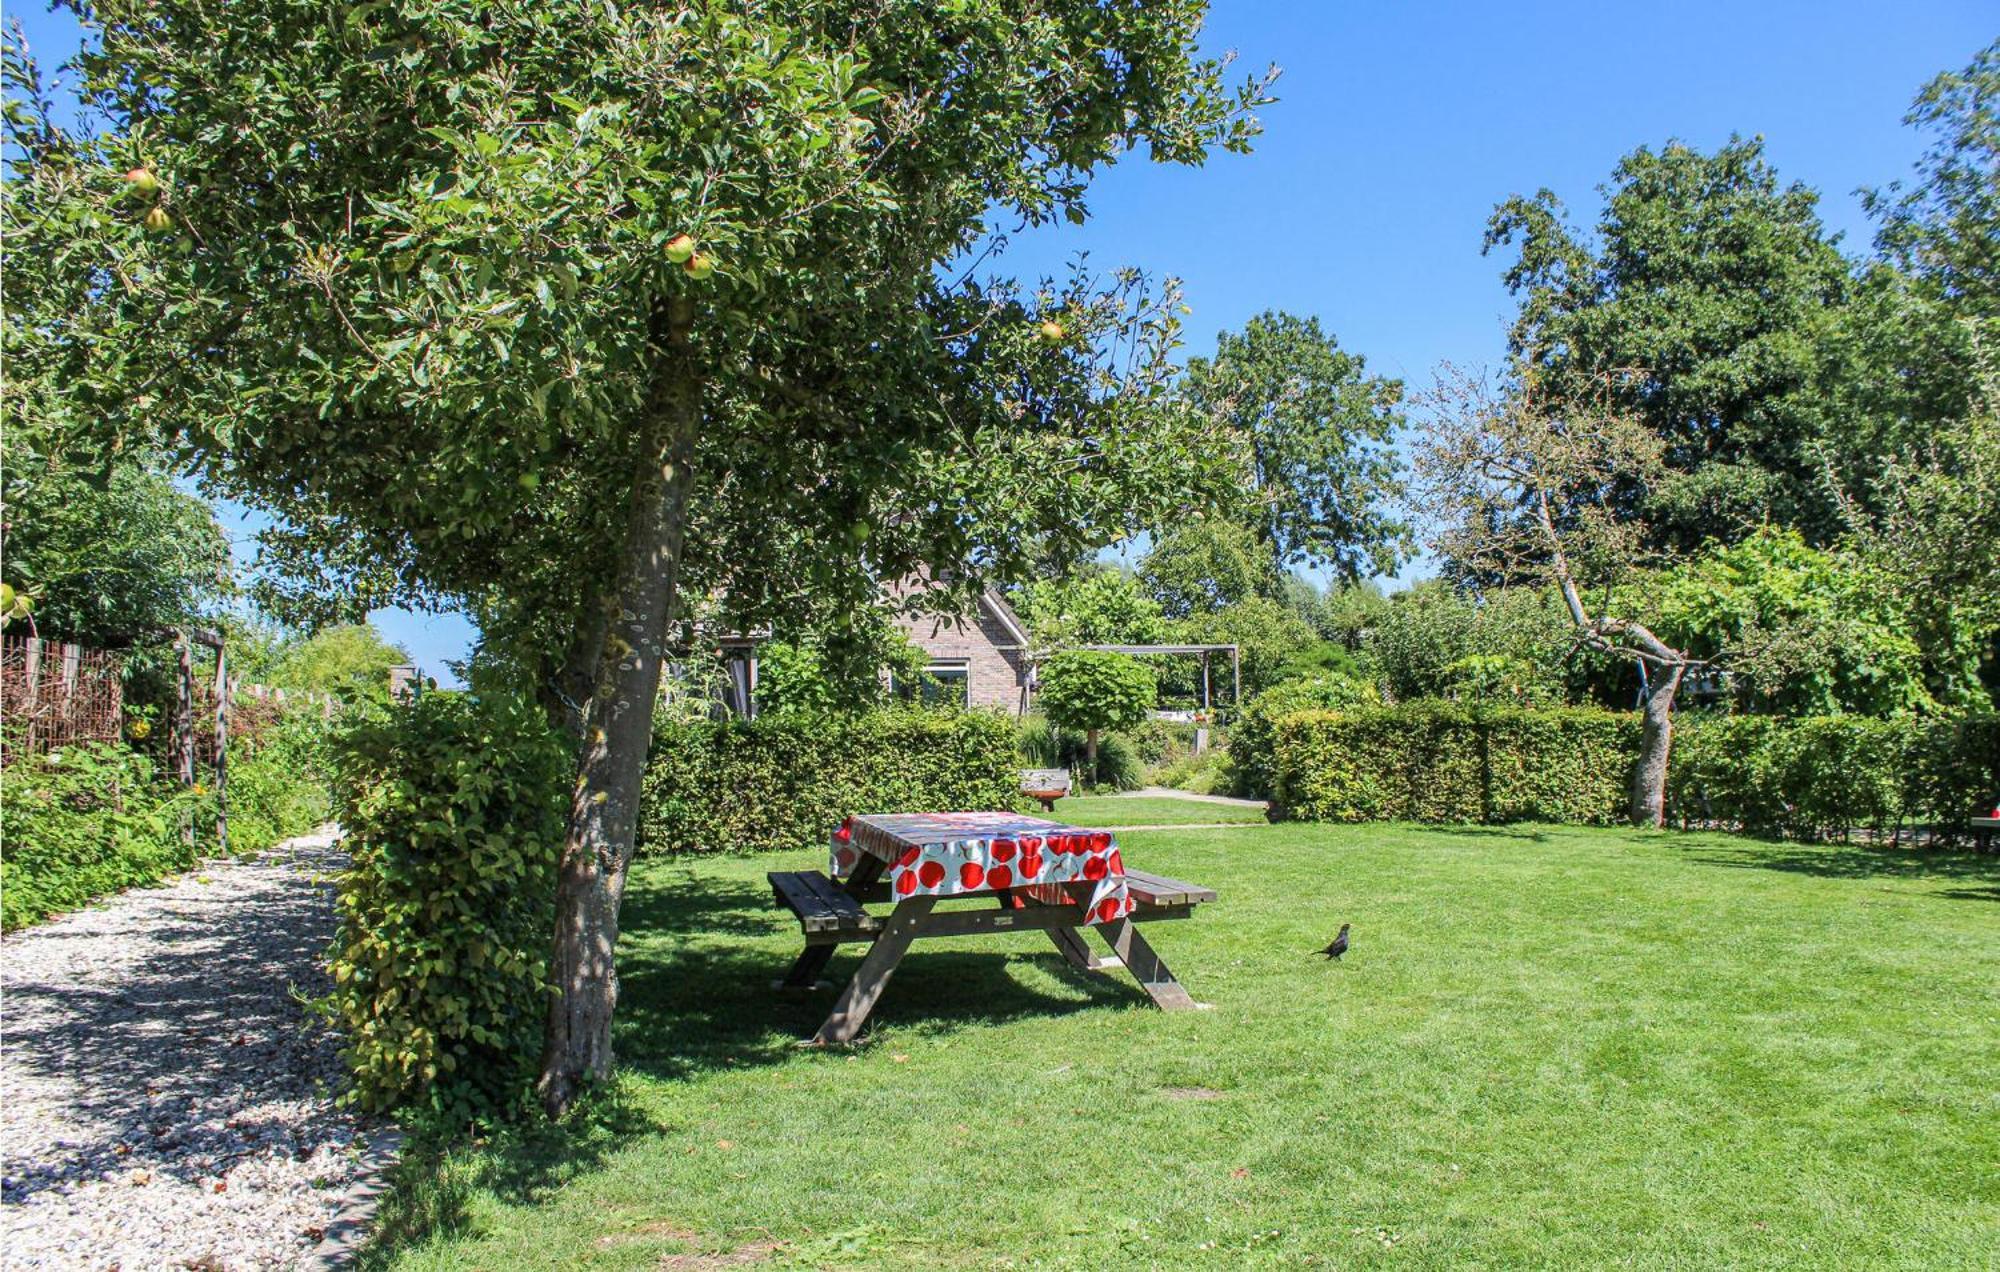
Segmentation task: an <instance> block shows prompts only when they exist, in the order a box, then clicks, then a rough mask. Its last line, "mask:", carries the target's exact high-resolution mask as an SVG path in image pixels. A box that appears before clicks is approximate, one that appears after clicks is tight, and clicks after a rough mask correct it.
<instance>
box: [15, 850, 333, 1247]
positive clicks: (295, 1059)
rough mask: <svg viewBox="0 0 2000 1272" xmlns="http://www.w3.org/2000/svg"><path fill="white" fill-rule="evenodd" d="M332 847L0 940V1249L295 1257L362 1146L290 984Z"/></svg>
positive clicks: (306, 958)
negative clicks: (0, 1184)
mask: <svg viewBox="0 0 2000 1272" xmlns="http://www.w3.org/2000/svg"><path fill="white" fill-rule="evenodd" d="M344 860H345V859H344V857H343V855H342V854H341V852H340V851H339V849H338V848H337V847H335V845H334V839H333V836H332V835H331V834H325V833H322V834H319V835H309V836H306V837H304V838H301V839H294V840H290V841H288V842H287V843H284V844H281V845H279V846H278V847H276V848H274V849H272V850H270V851H269V852H267V853H264V854H263V855H261V856H259V857H256V858H251V859H244V860H235V861H216V862H211V863H208V864H206V865H204V866H202V867H200V868H198V869H196V870H194V871H192V872H190V873H189V874H186V875H183V876H181V877H180V878H178V879H176V880H173V881H172V882H170V883H168V884H167V885H165V886H163V887H158V888H145V889H137V890H134V891H131V892H127V893H124V894H123V895H120V896H117V897H113V898H111V899H109V900H108V901H106V902H104V903H103V904H102V905H101V906H99V907H98V908H94V909H88V910H83V911H80V912H78V913H76V914H71V915H67V916H64V917H62V918H59V919H55V920H53V921H51V922H49V923H46V924H42V925H40V926H38V927H33V928H29V929H28V930H26V931H23V932H18V933H15V934H13V935H11V936H8V937H6V938H5V939H4V941H0V988H4V997H0V1159H4V1162H5V1178H4V1202H5V1204H4V1206H0V1265H4V1266H5V1267H7V1268H10V1269H11V1268H88V1269H92V1272H103V1270H104V1269H111V1268H117V1269H122V1272H138V1270H139V1269H153V1268H210V1269H237V1268H243V1269H250V1268H293V1267H300V1266H305V1265H307V1264H308V1263H309V1262H310V1258H311V1254H312V1248H313V1246H314V1244H315V1243H317V1241H318V1240H319V1237H320V1234H321V1233H322V1232H323V1231H324V1230H325V1228H326V1227H327V1225H328V1224H329V1223H330V1222H332V1219H333V1217H334V1214H335V1212H336V1211H337V1209H338V1206H339V1202H340V1198H341V1195H342V1193H343V1192H344V1191H345V1189H346V1188H347V1186H348V1184H349V1183H350V1182H351V1180H352V1178H353V1176H354V1174H355V1165H354V1160H355V1157H356V1154H357V1151H358V1149H359V1148H360V1147H361V1143H360V1142H358V1139H357V1136H358V1133H359V1132H360V1130H361V1127H360V1124H359V1122H358V1120H357V1119H356V1118H355V1117H354V1116H353V1115H351V1114H350V1113H348V1112H346V1111H344V1110H341V1109H337V1108H335V1106H334V1102H333V1097H334V1093H335V1091H336V1090H337V1087H338V1083H339V1081H340V1066H339V1061H338V1057H337V1055H336V1043H335V1040H334V1039H333V1038H332V1037H331V1036H330V1034H329V1033H328V1032H327V1031H326V1030H325V1029H323V1028H321V1027H319V1026H318V1025H317V1024H316V1023H315V1022H313V1021H312V1020H311V1018H310V1017H309V1015H308V1013H307V1012H306V1010H305V1008H304V1006H303V1004H302V1002H301V1001H300V1000H301V999H302V998H303V997H307V996H312V995H317V994H320V993H323V992H324V990H325V984H326V981H325V973H324V970H323V958H324V955H325V952H326V947H327V942H328V940H329V938H330V937H331V935H332V932H333V890H332V888H331V887H330V886H329V884H328V882H327V880H326V876H327V875H328V874H329V873H330V872H331V871H332V870H334V869H337V868H339V866H340V865H342V864H343V863H344ZM362 1139H363V1140H365V1137H362Z"/></svg>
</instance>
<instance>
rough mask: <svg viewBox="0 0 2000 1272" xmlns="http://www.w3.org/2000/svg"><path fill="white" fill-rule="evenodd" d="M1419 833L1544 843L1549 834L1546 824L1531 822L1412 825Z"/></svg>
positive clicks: (1458, 837) (1450, 837)
mask: <svg viewBox="0 0 2000 1272" xmlns="http://www.w3.org/2000/svg"><path fill="white" fill-rule="evenodd" d="M1410 829H1411V830H1413V831H1415V832H1416V833H1417V834H1419V835H1442V836H1444V837H1446V838H1448V839H1514V840H1519V841H1520V842H1522V843H1532V844H1545V843H1547V842H1549V839H1550V835H1549V832H1548V828H1547V827H1546V826H1538V825H1534V824H1532V823H1523V824H1520V825H1508V824H1502V825H1498V826H1471V825H1466V826H1456V825H1442V824H1440V825H1422V826H1412V827H1410Z"/></svg>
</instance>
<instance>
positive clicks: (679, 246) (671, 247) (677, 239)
mask: <svg viewBox="0 0 2000 1272" xmlns="http://www.w3.org/2000/svg"><path fill="white" fill-rule="evenodd" d="M693 255H694V237H693V236H692V235H688V234H676V235H674V236H673V237H672V238H670V239H668V240H667V260H668V261H670V262H672V263H673V264H675V265H685V264H687V262H688V258H689V257H690V256H693Z"/></svg>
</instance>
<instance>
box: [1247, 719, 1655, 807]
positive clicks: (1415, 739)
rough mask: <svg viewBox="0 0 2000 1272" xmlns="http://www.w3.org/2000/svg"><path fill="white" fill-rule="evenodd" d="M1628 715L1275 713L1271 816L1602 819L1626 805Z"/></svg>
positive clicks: (1631, 740) (1633, 733)
mask: <svg viewBox="0 0 2000 1272" xmlns="http://www.w3.org/2000/svg"><path fill="white" fill-rule="evenodd" d="M1638 730H1639V725H1638V718H1637V717H1636V716H1628V715H1619V714H1616V713H1613V712H1609V711H1595V710H1590V709H1588V708H1581V707H1570V708H1559V709H1556V710H1549V711H1534V710H1527V709H1523V708H1511V707H1462V706H1458V705H1456V704H1452V703H1446V702H1413V703H1408V704H1405V705H1403V706H1397V707H1373V708H1363V709H1360V710H1354V711H1307V712H1300V713H1297V714H1294V715H1289V716H1285V717H1283V718H1281V719H1280V720H1278V722H1277V727H1276V730H1275V736H1274V740H1273V744H1272V761H1271V768H1272V774H1273V791H1272V816H1273V817H1274V818H1279V819H1293V820H1299V821H1342V822H1359V821H1422V822H1510V821H1553V822H1578V823H1585V824H1602V823H1607V822H1613V821H1616V820H1618V819H1619V817H1620V816H1621V815H1622V813H1623V810H1624V803H1625V779H1626V775H1627V773H1629V772H1630V770H1631V764H1632V758H1631V757H1632V755H1633V754H1634V752H1635V750H1636V746H1637V742H1638Z"/></svg>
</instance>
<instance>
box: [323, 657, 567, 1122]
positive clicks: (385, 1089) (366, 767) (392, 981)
mask: <svg viewBox="0 0 2000 1272" xmlns="http://www.w3.org/2000/svg"><path fill="white" fill-rule="evenodd" d="M336 769H337V782H336V794H337V796H338V804H339V812H340V822H341V825H342V826H343V827H344V828H345V829H346V831H347V845H348V849H349V851H350V852H351V853H352V854H353V864H352V866H351V867H350V868H349V869H348V870H346V871H345V872H344V873H343V874H342V876H341V879H340V901H339V905H340V926H339V931H338V934H337V935H336V937H335V940H334V948H333V952H332V957H331V960H330V962H331V969H332V972H333V979H334V988H333V991H332V993H331V994H329V995H328V997H327V999H326V1007H327V1009H328V1010H329V1011H330V1012H331V1013H332V1014H333V1015H334V1016H336V1017H337V1018H338V1019H339V1021H340V1022H341V1024H342V1025H343V1026H344V1027H345V1033H346V1038H347V1045H346V1058H347V1062H348V1068H349V1070H350V1071H351V1072H352V1074H353V1078H354V1085H353V1088H352V1091H351V1098H352V1099H353V1100H354V1101H355V1102H357V1103H359V1104H360V1105H361V1106H362V1107H364V1108H367V1109H371V1110H375V1109H386V1108H394V1107H409V1106H414V1107H419V1108H428V1109H430V1110H431V1111H433V1112H435V1113H437V1114H441V1115H443V1116H444V1117H446V1118H449V1119H452V1120H456V1121H463V1120H469V1119H475V1118H485V1117H490V1116H493V1115H504V1114H507V1113H512V1112H514V1111H516V1110H518V1109H519V1108H521V1107H522V1106H523V1104H524V1102H525V1100H526V1099H527V1097H528V1094H529V1091H530V1088H531V1084H532V1082H533V1079H534V1063H535V1057H536V1055H537V1054H538V1053H539V1046H540V1039H541V1034H542V1028H543V1023H544V1021H545V1020H546V1017H547V1012H548V996H547V995H548V961H549V948H550V942H551V939H552V934H553V932H554V928H555V921H554V903H555V869H556V859H557V855H558V854H559V853H560V851H561V849H562V843H563V831H564V823H565V820H566V817H565V815H566V812H567V808H566V802H565V792H566V788H567V786H568V783H569V779H570V775H571V774H572V773H573V772H574V770H575V761H574V757H573V755H572V753H571V752H570V750H569V748H568V747H567V746H566V745H565V744H564V743H563V742H562V740H561V739H559V738H558V737H557V736H556V735H555V733H554V732H553V731H552V730H551V729H550V728H549V726H548V723H547V721H546V719H545V718H544V716H543V714H542V712H541V711H539V710H538V709H536V708H534V707H533V706H530V705H528V704H527V703H524V702H519V701H515V700H512V699H508V698H504V697H488V696H474V695H471V694H463V693H427V694H424V695H423V696H422V697H420V698H418V699H417V700H416V701H414V702H412V703H410V704H408V705H406V706H400V707H396V708H393V709H391V710H390V711H388V712H386V713H383V714H381V715H378V716H374V717H371V718H368V719H365V720H362V721H360V722H358V723H357V724H356V725H354V726H353V727H352V728H351V729H349V730H348V731H347V732H346V733H345V734H344V735H343V736H342V737H341V738H340V739H339V740H338V742H337V745H336Z"/></svg>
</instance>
